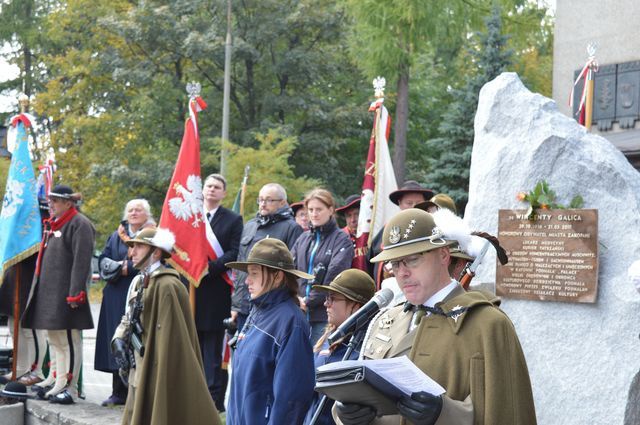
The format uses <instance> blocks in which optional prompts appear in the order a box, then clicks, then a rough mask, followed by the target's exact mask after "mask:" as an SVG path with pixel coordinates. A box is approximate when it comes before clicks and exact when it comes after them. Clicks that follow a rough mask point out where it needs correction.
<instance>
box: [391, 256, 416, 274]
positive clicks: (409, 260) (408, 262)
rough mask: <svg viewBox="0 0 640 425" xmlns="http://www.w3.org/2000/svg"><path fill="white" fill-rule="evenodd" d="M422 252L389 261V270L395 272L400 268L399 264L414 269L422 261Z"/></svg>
mask: <svg viewBox="0 0 640 425" xmlns="http://www.w3.org/2000/svg"><path fill="white" fill-rule="evenodd" d="M423 254H424V253H422V254H417V255H412V256H411V257H405V258H403V259H401V260H395V261H389V263H388V264H390V265H391V270H393V272H394V273H396V272H397V271H398V270H399V269H400V264H404V266H405V267H406V268H408V269H415V268H416V267H418V266H419V265H420V263H421V262H422V255H423Z"/></svg>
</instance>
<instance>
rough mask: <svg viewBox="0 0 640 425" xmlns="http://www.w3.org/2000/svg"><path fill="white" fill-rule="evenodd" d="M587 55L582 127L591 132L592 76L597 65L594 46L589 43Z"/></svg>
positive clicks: (596, 69)
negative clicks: (587, 64) (587, 65)
mask: <svg viewBox="0 0 640 425" xmlns="http://www.w3.org/2000/svg"><path fill="white" fill-rule="evenodd" d="M587 52H588V54H589V70H588V71H587V81H586V83H587V88H586V90H587V91H586V96H587V98H586V101H585V119H584V126H585V128H586V129H587V130H591V122H592V120H593V91H594V81H593V77H594V74H595V73H596V72H597V71H598V63H597V62H596V60H595V59H596V45H595V43H589V45H588V46H587Z"/></svg>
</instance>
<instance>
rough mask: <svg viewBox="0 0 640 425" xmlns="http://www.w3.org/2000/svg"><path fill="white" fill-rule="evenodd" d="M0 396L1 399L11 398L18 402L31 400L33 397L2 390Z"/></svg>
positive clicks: (27, 394)
mask: <svg viewBox="0 0 640 425" xmlns="http://www.w3.org/2000/svg"><path fill="white" fill-rule="evenodd" d="M0 396H3V397H11V398H17V399H20V400H26V399H30V398H33V396H32V395H31V394H29V393H18V392H15V393H14V392H13V391H5V390H4V389H3V390H2V391H0Z"/></svg>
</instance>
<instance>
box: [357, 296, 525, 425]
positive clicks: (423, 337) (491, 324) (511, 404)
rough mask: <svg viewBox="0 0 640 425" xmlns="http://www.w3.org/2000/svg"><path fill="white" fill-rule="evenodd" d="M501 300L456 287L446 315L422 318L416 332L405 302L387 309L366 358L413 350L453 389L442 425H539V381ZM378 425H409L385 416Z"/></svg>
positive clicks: (418, 360) (367, 347)
mask: <svg viewBox="0 0 640 425" xmlns="http://www.w3.org/2000/svg"><path fill="white" fill-rule="evenodd" d="M498 303H499V299H498V298H496V297H494V296H491V295H488V294H485V293H482V292H477V291H470V292H465V291H464V290H463V289H462V288H461V287H459V286H458V287H456V289H454V290H453V291H452V292H451V293H450V294H449V295H448V296H447V297H446V298H445V300H444V301H443V302H442V303H439V304H436V306H437V307H440V308H441V309H442V311H443V312H444V315H440V314H431V315H429V316H425V317H423V318H422V320H421V322H420V324H419V325H418V327H417V328H415V329H414V330H413V331H411V332H409V333H407V332H408V330H409V324H410V322H411V319H412V317H413V312H411V311H407V312H405V311H404V308H403V305H399V306H396V307H394V308H392V309H390V310H389V311H387V312H385V313H382V314H381V315H379V316H378V317H377V319H376V320H375V322H374V323H372V325H371V327H370V329H369V334H368V337H367V340H366V341H365V342H364V344H363V349H362V355H363V356H364V358H365V359H381V358H389V357H398V356H402V355H407V356H408V357H409V359H411V361H413V362H414V363H415V364H416V365H417V366H418V367H419V368H420V369H421V370H422V371H424V372H425V373H426V374H427V375H429V376H431V377H432V378H433V379H435V380H436V381H437V382H438V383H439V384H440V385H442V386H443V387H444V388H445V389H446V393H445V396H444V397H443V399H444V403H443V409H442V412H441V414H440V418H439V419H438V421H437V422H436V424H437V425H443V424H474V425H507V424H509V425H529V424H535V423H536V417H535V408H534V404H533V396H532V393H531V382H530V380H529V372H528V370H527V364H526V362H525V358H524V355H523V353H522V348H521V346H520V342H519V340H518V337H517V335H516V332H515V329H514V327H513V324H512V323H511V321H510V320H509V318H508V317H507V316H506V314H505V313H504V312H502V311H501V310H500V309H499V308H498V307H497V304H498ZM374 423H375V424H399V423H403V424H404V423H407V421H404V420H403V419H402V418H401V417H400V416H385V417H382V418H379V419H377V420H376V421H375V422H374Z"/></svg>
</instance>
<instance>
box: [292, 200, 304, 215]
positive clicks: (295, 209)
mask: <svg viewBox="0 0 640 425" xmlns="http://www.w3.org/2000/svg"><path fill="white" fill-rule="evenodd" d="M289 207H290V208H291V209H292V210H293V215H296V212H298V210H299V209H300V208H304V201H300V202H294V203H293V204H289Z"/></svg>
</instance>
